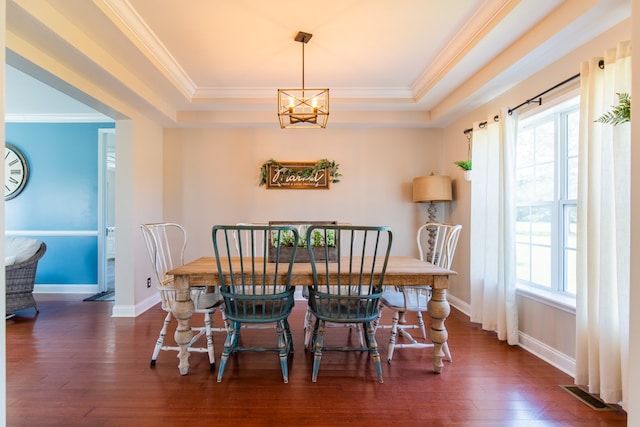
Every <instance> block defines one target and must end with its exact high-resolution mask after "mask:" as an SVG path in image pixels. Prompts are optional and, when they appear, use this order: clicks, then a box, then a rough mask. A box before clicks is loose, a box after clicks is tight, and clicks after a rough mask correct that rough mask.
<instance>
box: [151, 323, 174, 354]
mask: <svg viewBox="0 0 640 427" xmlns="http://www.w3.org/2000/svg"><path fill="white" fill-rule="evenodd" d="M169 322H171V312H168V313H167V315H166V316H165V318H164V324H163V325H162V329H160V335H159V336H158V340H157V341H156V346H155V347H154V348H153V354H152V355H151V366H156V359H158V355H159V354H160V350H161V348H162V344H163V343H164V336H165V335H166V334H167V328H168V327H169Z"/></svg>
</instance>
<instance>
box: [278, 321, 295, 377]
mask: <svg viewBox="0 0 640 427" xmlns="http://www.w3.org/2000/svg"><path fill="white" fill-rule="evenodd" d="M286 330H288V327H287V326H286V325H285V321H284V320H280V321H278V322H277V323H276V332H277V334H278V354H279V355H280V369H281V370H282V379H283V380H284V383H285V384H287V383H288V382H289V367H288V361H289V359H288V357H287V356H288V350H287V349H288V347H289V345H290V344H291V342H290V340H289V339H288V338H287V332H285V331H286ZM287 341H289V343H288V342H287Z"/></svg>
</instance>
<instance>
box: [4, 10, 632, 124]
mask: <svg viewBox="0 0 640 427" xmlns="http://www.w3.org/2000/svg"><path fill="white" fill-rule="evenodd" d="M628 16H630V6H629V0H600V1H597V0H573V1H572V0H565V1H563V0H448V1H443V0H325V1H323V2H319V3H315V4H312V3H302V2H299V1H292V0H269V1H265V0H234V1H229V0H181V1H176V0H94V1H71V0H39V1H38V2H32V1H29V0H8V1H7V27H8V36H7V45H8V47H9V49H10V52H11V51H14V50H15V55H13V54H11V53H10V54H8V55H7V58H8V59H7V61H8V63H10V64H11V65H15V66H16V68H19V69H22V70H23V71H26V72H27V73H29V74H32V75H35V76H36V77H38V78H41V76H42V74H43V73H41V72H39V71H37V70H36V71H33V70H30V68H32V67H30V66H29V64H28V63H27V64H25V62H26V61H20V60H16V58H17V57H20V55H21V49H24V48H23V47H22V44H21V43H18V42H17V41H18V40H20V41H25V42H26V44H28V45H29V46H30V47H35V48H36V49H38V50H40V51H41V52H46V54H47V55H49V56H52V57H55V58H58V60H59V61H61V62H62V63H64V64H65V65H66V66H67V67H68V68H69V69H73V70H74V73H75V74H74V75H75V76H81V77H82V78H85V79H88V80H90V81H92V82H94V83H95V84H96V85H99V86H100V87H101V88H103V89H105V90H108V91H109V92H110V93H112V94H114V95H115V96H118V97H120V98H122V99H125V100H127V102H128V103H129V104H130V105H133V106H134V107H136V108H138V109H143V110H146V111H149V112H150V113H151V114H153V116H154V117H158V118H160V119H161V120H162V121H163V122H165V124H166V125H167V126H193V125H205V126H206V125H211V126H225V125H233V124H238V123H243V124H245V125H274V126H275V125H276V122H277V120H275V119H274V116H275V109H276V107H275V100H276V89H277V88H292V87H299V86H300V85H301V80H302V70H301V67H302V44H301V43H298V42H295V41H294V40H293V39H294V37H295V34H296V33H297V32H298V31H305V32H309V33H312V34H313V37H312V39H311V41H310V42H309V43H308V44H306V45H305V86H307V87H328V88H330V90H331V116H330V119H329V124H330V125H336V126H340V125H354V124H362V125H372V124H375V123H376V122H379V121H384V120H389V121H390V122H396V123H398V124H400V125H405V126H406V125H412V126H442V125H446V124H447V123H450V122H451V121H452V120H455V119H456V118H457V117H459V115H460V114H462V113H464V112H465V111H467V110H469V109H471V108H473V106H474V104H475V103H476V102H482V101H485V102H486V100H487V99H490V98H491V97H495V96H497V95H499V94H500V93H501V92H504V91H505V90H507V89H509V88H510V87H512V86H513V85H514V84H516V83H517V82H518V81H521V80H522V79H524V78H526V77H527V76H529V75H531V74H533V73H535V72H536V71H538V70H540V69H541V68H543V67H544V66H546V65H548V64H550V63H551V62H553V61H555V60H557V59H558V58H560V57H561V56H563V55H564V54H566V53H567V52H569V51H571V50H573V49H575V48H576V47H578V46H579V45H580V44H582V43H584V42H586V41H588V40H589V39H591V38H593V37H595V36H596V35H597V34H599V33H600V32H602V31H604V30H606V29H607V28H609V27H611V26H613V25H614V24H616V23H618V22H620V21H621V20H622V19H624V18H626V17H628ZM12 62H14V63H15V64H12ZM35 68H37V67H35ZM40 71H41V70H40ZM62 74H64V73H60V74H59V75H58V76H56V78H50V79H48V80H49V81H47V83H48V84H51V85H52V86H54V87H58V88H59V89H61V91H62V92H67V93H69V94H70V95H72V96H73V97H75V98H77V99H82V96H79V95H78V94H77V93H75V92H74V91H69V90H67V89H68V88H67V86H66V85H65V84H61V83H60V82H59V80H60V79H61V78H62V79H63V77H60V76H61V75H62ZM16 76H18V77H20V73H19V72H13V71H11V72H8V74H7V79H8V83H7V113H8V114H12V113H15V111H14V110H15V109H20V110H24V108H25V107H24V101H23V102H22V104H23V105H20V106H19V107H18V104H20V102H17V103H16V100H19V99H20V96H19V95H16V96H14V95H12V91H14V94H15V92H17V91H18V86H17V85H13V84H12V83H11V80H12V79H13V78H15V77H16ZM45 80H47V79H45ZM80 80H81V79H80ZM21 84H25V82H24V81H23V82H22V83H21ZM22 93H24V92H22ZM53 96H54V95H53V94H52V95H51V97H53ZM47 98H49V95H48V96H47ZM41 101H44V99H42V100H41ZM33 102H34V105H33V106H32V108H33V109H34V110H38V109H39V108H40V109H46V110H47V111H49V109H51V108H55V106H56V105H58V104H56V103H52V102H50V99H49V100H47V102H44V103H43V105H41V106H38V105H35V104H37V100H34V101H33ZM52 104H53V105H52ZM60 105H64V104H60ZM93 106H95V107H96V108H98V109H100V110H102V111H103V112H105V113H108V112H107V111H105V110H106V109H101V106H100V103H96V104H95V105H93ZM20 112H23V111H20ZM407 112H410V113H409V114H408V113H407ZM39 113H43V112H42V111H39Z"/></svg>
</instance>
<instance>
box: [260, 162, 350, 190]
mask: <svg viewBox="0 0 640 427" xmlns="http://www.w3.org/2000/svg"><path fill="white" fill-rule="evenodd" d="M269 166H274V167H277V168H278V169H281V171H280V173H281V174H282V175H283V176H284V177H285V178H286V177H288V176H291V175H297V176H299V177H300V178H309V177H313V176H314V175H316V174H317V173H318V172H321V171H323V170H325V169H326V168H329V182H331V183H334V184H335V183H338V182H340V177H341V176H342V175H341V174H340V173H339V172H338V168H339V167H340V165H339V164H338V163H336V162H335V161H331V160H327V159H320V160H318V161H317V162H316V163H315V164H314V165H313V166H309V167H308V168H304V169H300V170H294V169H289V168H287V167H285V166H283V165H282V164H281V163H280V162H278V161H276V160H273V159H269V160H267V161H266V162H264V163H263V164H262V166H261V167H260V186H263V185H265V184H266V183H267V174H268V170H269Z"/></svg>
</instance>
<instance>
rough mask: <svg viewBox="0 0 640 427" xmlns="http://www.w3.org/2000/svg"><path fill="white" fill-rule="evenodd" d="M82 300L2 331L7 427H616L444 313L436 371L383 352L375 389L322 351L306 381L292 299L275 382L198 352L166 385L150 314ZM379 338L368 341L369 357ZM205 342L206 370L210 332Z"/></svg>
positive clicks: (426, 362)
mask: <svg viewBox="0 0 640 427" xmlns="http://www.w3.org/2000/svg"><path fill="white" fill-rule="evenodd" d="M83 297H84V296H55V295H36V299H37V301H38V306H39V307H40V314H39V315H38V316H35V315H34V314H33V310H31V311H24V312H19V313H18V316H16V317H14V318H12V319H9V320H7V321H6V328H7V415H6V416H7V425H8V426H11V427H19V426H138V427H142V426H178V425H180V426H182V425H190V426H205V425H206V426H209V425H221V426H227V425H229V426H231V425H233V426H245V425H246V426H260V425H265V426H268V425H287V426H288V425H309V426H342V425H358V426H360V425H368V426H378V425H380V426H382V425H384V426H388V425H397V426H404V425H416V426H625V425H626V414H625V413H624V412H623V411H621V410H614V411H596V410H593V409H591V408H590V407H588V406H587V405H585V404H584V403H582V402H581V401H579V400H578V399H576V398H575V397H573V396H572V395H570V394H569V393H567V392H566V391H564V390H563V389H562V388H561V387H560V385H564V384H572V382H573V380H572V378H571V377H569V376H568V375H566V374H564V373H562V372H561V371H559V370H557V369H555V368H553V367H551V366H550V365H548V364H546V363H545V362H543V361H542V360H540V359H538V358H536V357H535V356H532V355H531V354H529V353H527V352H526V351H524V350H522V349H520V348H518V347H510V346H508V345H506V344H504V343H501V342H499V341H497V340H496V339H495V336H494V334H492V333H489V332H486V331H482V330H481V329H480V327H479V326H478V325H476V324H471V323H469V321H468V318H467V317H466V316H464V315H463V314H461V313H459V312H457V311H456V310H452V314H451V316H450V317H449V319H448V321H447V328H448V330H449V337H450V339H449V343H450V348H451V352H452V355H453V358H454V361H453V363H449V362H445V367H444V369H443V372H442V374H440V375H437V374H434V373H433V370H432V367H431V357H430V355H431V350H417V349H399V350H397V351H396V352H395V354H394V360H393V363H392V364H391V365H388V364H386V363H384V366H383V372H384V384H378V383H377V382H376V381H375V373H374V369H373V365H372V363H371V360H370V359H369V357H368V355H367V354H364V353H363V354H360V353H342V352H331V353H325V354H324V355H323V359H322V366H321V368H320V374H319V377H318V382H317V383H316V384H313V383H311V365H312V355H311V354H309V353H306V352H304V351H303V332H302V318H303V314H304V309H305V306H304V302H303V301H301V302H299V303H298V304H297V306H296V308H295V311H294V314H293V316H292V318H291V319H290V322H291V325H292V327H293V332H294V344H295V350H296V353H295V354H294V355H293V356H292V358H291V361H290V374H289V384H284V383H283V382H282V376H281V373H280V367H279V362H278V357H277V355H276V354H275V353H268V354H265V353H262V354H256V353H243V354H239V355H235V356H233V357H232V358H231V359H230V360H229V364H228V366H227V369H226V371H225V376H224V381H223V382H222V383H217V382H216V373H215V372H210V371H209V363H208V359H207V355H206V354H204V353H194V354H192V355H191V357H190V359H189V360H190V364H191V370H190V373H189V374H188V375H187V376H180V375H179V373H178V369H177V359H176V353H175V352H161V353H160V356H159V358H158V363H157V366H156V367H155V368H151V367H150V366H149V360H150V357H151V352H152V349H153V345H154V343H155V340H156V337H157V333H158V331H159V328H160V326H161V323H162V319H163V317H164V313H163V312H162V311H161V310H160V308H159V307H155V308H154V309H152V310H149V311H148V312H146V313H144V314H143V315H141V316H139V317H137V318H112V317H110V313H111V308H112V306H113V303H112V302H82V298H83ZM385 314H386V315H387V316H386V319H384V318H383V319H384V320H387V321H388V320H389V319H388V317H389V315H390V312H388V311H387V312H385ZM215 317H216V322H217V323H219V322H220V319H219V314H218V313H216V315H215ZM174 326H175V324H174ZM388 333H389V330H388V329H387V330H378V334H377V337H378V342H379V347H380V350H381V354H382V355H383V360H386V357H385V356H384V355H386V350H387V340H388ZM348 334H349V333H348V331H347V330H342V329H330V330H328V332H327V336H328V338H327V340H328V341H330V342H336V343H344V342H345V341H346V340H347V339H355V338H356V336H355V334H352V336H351V337H349V335H348ZM168 339H169V340H171V341H173V329H172V332H171V334H170V336H169V338H168ZM215 339H216V360H218V358H219V356H220V351H221V349H222V344H223V341H224V336H223V334H221V333H218V334H216V336H215ZM243 339H244V340H247V341H248V340H250V339H255V340H259V341H260V342H264V343H265V344H267V343H272V342H274V339H275V334H273V335H272V333H271V331H265V330H262V331H256V330H247V331H244V333H243Z"/></svg>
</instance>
